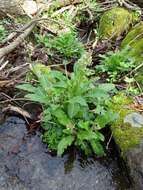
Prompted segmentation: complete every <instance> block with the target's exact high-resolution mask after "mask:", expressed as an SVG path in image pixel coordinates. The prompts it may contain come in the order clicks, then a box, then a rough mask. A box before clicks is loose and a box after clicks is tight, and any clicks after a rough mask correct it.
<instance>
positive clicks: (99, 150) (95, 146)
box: [90, 139, 105, 156]
mask: <svg viewBox="0 0 143 190" xmlns="http://www.w3.org/2000/svg"><path fill="white" fill-rule="evenodd" d="M90 144H91V146H92V149H93V152H94V153H96V154H97V155H100V156H103V155H104V154H105V153H104V149H103V146H102V145H101V144H100V143H99V142H98V141H96V140H94V139H92V140H90Z"/></svg>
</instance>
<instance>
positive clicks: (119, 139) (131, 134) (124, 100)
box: [110, 94, 143, 156]
mask: <svg viewBox="0 0 143 190" xmlns="http://www.w3.org/2000/svg"><path fill="white" fill-rule="evenodd" d="M132 102H133V101H132V99H131V98H129V97H127V96H125V95H124V94H119V95H116V96H114V97H113V100H112V103H110V107H112V109H113V110H114V111H115V112H117V113H118V114H119V118H118V119H117V120H116V122H115V123H114V124H113V125H112V127H111V129H112V132H113V136H114V139H115V141H116V143H117V145H118V146H119V148H120V150H121V153H122V156H124V155H125V153H126V152H127V151H128V150H129V149H130V148H133V147H135V146H136V145H138V144H139V143H140V140H141V139H142V138H143V128H135V127H132V126H131V125H129V124H125V123H124V118H125V117H126V115H128V114H129V113H132V112H134V111H135V110H133V109H131V108H130V104H131V103H132Z"/></svg>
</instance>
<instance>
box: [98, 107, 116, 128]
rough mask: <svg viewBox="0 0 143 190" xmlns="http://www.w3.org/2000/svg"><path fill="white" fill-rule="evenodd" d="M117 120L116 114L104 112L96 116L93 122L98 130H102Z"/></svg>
mask: <svg viewBox="0 0 143 190" xmlns="http://www.w3.org/2000/svg"><path fill="white" fill-rule="evenodd" d="M117 118H118V114H116V113H114V112H112V111H106V112H104V114H101V115H98V116H97V118H96V120H95V122H97V123H98V125H99V126H100V128H104V127H105V126H106V125H107V124H109V123H111V122H113V121H115V119H117Z"/></svg>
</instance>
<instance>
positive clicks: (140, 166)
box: [126, 140, 143, 190]
mask: <svg viewBox="0 0 143 190" xmlns="http://www.w3.org/2000/svg"><path fill="white" fill-rule="evenodd" d="M126 162H127V165H128V168H129V171H130V176H131V177H132V180H133V182H134V184H135V187H136V190H142V189H143V140H142V141H141V143H140V144H139V145H138V146H137V147H136V148H133V149H131V150H130V151H128V152H127V153H126Z"/></svg>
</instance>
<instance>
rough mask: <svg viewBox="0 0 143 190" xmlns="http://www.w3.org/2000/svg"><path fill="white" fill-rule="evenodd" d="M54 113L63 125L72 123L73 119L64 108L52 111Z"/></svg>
mask: <svg viewBox="0 0 143 190" xmlns="http://www.w3.org/2000/svg"><path fill="white" fill-rule="evenodd" d="M52 114H53V115H54V116H55V117H56V118H57V119H58V122H59V123H60V124H61V125H64V126H68V125H70V123H71V121H70V119H69V118H68V116H67V115H66V113H65V112H64V111H63V110H62V109H60V108H57V109H55V110H54V111H53V112H52Z"/></svg>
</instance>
